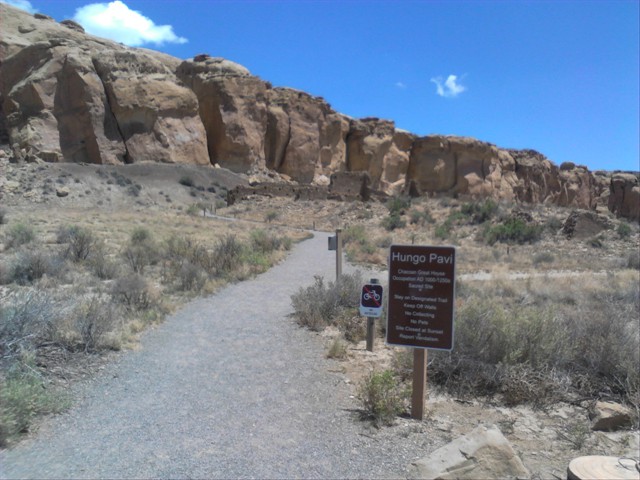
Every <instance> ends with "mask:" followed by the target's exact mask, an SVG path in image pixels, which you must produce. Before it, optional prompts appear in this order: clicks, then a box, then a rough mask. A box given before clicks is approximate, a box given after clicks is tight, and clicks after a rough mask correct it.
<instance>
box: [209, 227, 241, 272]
mask: <svg viewBox="0 0 640 480" xmlns="http://www.w3.org/2000/svg"><path fill="white" fill-rule="evenodd" d="M242 250H243V248H242V244H241V243H240V242H239V241H238V239H237V238H236V237H235V235H225V236H224V237H222V238H221V239H219V240H218V241H217V242H216V244H215V246H214V249H213V262H214V265H215V268H216V272H217V274H218V275H223V276H224V275H226V274H228V273H229V272H232V271H234V270H235V269H237V268H238V267H239V266H240V265H241V263H242Z"/></svg>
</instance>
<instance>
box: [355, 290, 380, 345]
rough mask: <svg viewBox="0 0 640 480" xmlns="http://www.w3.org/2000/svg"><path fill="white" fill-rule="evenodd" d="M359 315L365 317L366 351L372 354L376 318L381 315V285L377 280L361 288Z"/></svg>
mask: <svg viewBox="0 0 640 480" xmlns="http://www.w3.org/2000/svg"><path fill="white" fill-rule="evenodd" d="M360 315H363V316H364V315H366V317H367V350H368V351H370V352H373V343H374V338H375V326H376V318H377V317H379V316H380V315H382V285H380V282H379V281H378V279H377V278H372V279H371V281H370V282H369V284H367V285H365V286H364V287H362V294H361V295H360Z"/></svg>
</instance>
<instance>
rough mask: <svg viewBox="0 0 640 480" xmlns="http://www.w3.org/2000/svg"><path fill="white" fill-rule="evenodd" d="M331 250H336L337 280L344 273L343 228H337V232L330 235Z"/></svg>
mask: <svg viewBox="0 0 640 480" xmlns="http://www.w3.org/2000/svg"><path fill="white" fill-rule="evenodd" d="M329 250H330V251H331V250H335V251H336V281H337V280H338V279H339V278H340V275H342V230H340V229H339V228H338V229H336V234H335V236H333V237H329Z"/></svg>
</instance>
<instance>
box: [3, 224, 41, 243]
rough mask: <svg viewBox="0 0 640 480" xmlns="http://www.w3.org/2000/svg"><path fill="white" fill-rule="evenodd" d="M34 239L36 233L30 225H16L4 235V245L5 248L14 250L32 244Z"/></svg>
mask: <svg viewBox="0 0 640 480" xmlns="http://www.w3.org/2000/svg"><path fill="white" fill-rule="evenodd" d="M35 238H36V233H35V230H34V229H33V227H32V226H31V225H25V224H24V223H16V224H15V225H13V226H12V227H11V228H10V229H9V231H8V232H7V233H6V237H5V241H4V244H5V247H6V248H16V247H20V246H22V245H26V244H28V243H31V242H33V241H34V240H35Z"/></svg>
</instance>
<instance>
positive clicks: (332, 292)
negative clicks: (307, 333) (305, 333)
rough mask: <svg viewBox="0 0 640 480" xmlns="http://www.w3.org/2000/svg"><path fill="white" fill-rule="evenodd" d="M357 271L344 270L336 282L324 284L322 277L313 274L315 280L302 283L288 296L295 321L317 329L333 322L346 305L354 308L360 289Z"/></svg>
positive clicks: (348, 307)
mask: <svg viewBox="0 0 640 480" xmlns="http://www.w3.org/2000/svg"><path fill="white" fill-rule="evenodd" d="M362 285H363V282H362V276H361V275H360V273H358V272H357V273H354V274H343V275H342V276H341V277H340V279H339V280H338V281H336V282H329V283H328V284H325V282H324V278H323V277H320V276H315V277H314V283H313V284H312V285H310V286H308V287H302V288H300V289H299V290H298V292H296V293H294V294H293V295H292V296H291V303H292V305H293V310H294V316H295V317H296V320H297V322H298V323H299V324H300V325H302V326H305V327H307V328H309V329H311V330H314V331H319V330H322V329H324V328H325V327H326V326H327V325H330V324H332V323H334V322H335V320H336V318H337V317H338V316H339V315H340V314H341V312H342V311H343V310H345V309H353V310H355V309H356V308H357V306H358V305H359V302H360V293H361V291H362Z"/></svg>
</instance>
